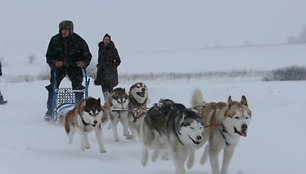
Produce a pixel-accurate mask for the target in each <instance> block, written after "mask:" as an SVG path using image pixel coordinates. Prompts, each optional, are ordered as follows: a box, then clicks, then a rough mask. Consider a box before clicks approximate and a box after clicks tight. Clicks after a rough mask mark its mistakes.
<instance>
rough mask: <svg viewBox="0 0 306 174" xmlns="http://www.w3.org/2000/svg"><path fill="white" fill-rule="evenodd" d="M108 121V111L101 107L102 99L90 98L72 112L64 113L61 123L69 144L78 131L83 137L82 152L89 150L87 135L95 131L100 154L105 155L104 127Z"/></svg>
mask: <svg viewBox="0 0 306 174" xmlns="http://www.w3.org/2000/svg"><path fill="white" fill-rule="evenodd" d="M108 119H109V118H108V109H107V108H106V107H105V106H103V107H102V106H101V102H100V98H99V99H95V98H92V97H89V98H87V99H83V100H81V101H80V102H79V103H77V104H76V106H75V107H74V108H73V109H72V110H70V111H68V112H66V113H63V114H62V115H61V116H60V118H59V121H60V124H61V125H63V126H64V127H65V131H66V133H67V135H68V138H69V141H68V143H69V144H71V143H72V140H73V135H74V133H75V132H76V131H77V132H78V134H79V135H80V137H81V150H85V149H89V148H90V145H89V142H88V138H87V134H88V133H89V132H91V131H92V130H94V131H95V133H96V137H97V140H98V143H99V146H100V152H101V153H104V152H106V151H105V148H104V145H103V138H102V125H104V124H105V123H106V122H107V121H108Z"/></svg>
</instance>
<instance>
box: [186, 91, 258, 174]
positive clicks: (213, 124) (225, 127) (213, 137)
mask: <svg viewBox="0 0 306 174" xmlns="http://www.w3.org/2000/svg"><path fill="white" fill-rule="evenodd" d="M192 105H193V108H195V109H196V110H198V111H199V113H200V115H201V117H202V119H203V122H204V127H205V131H204V132H205V134H206V137H208V144H207V145H206V147H205V150H204V152H203V155H202V158H201V161H200V163H201V164H204V163H205V162H206V161H207V158H208V157H209V160H210V165H211V169H212V173H213V174H220V173H221V174H226V173H227V171H228V167H229V163H230V160H231V158H232V156H233V154H234V150H235V148H236V145H237V144H238V142H239V139H240V137H246V136H247V130H248V127H249V124H250V121H251V115H252V113H251V110H250V108H249V106H248V102H247V98H246V97H245V96H244V95H243V96H242V97H241V101H240V102H239V101H233V100H232V98H231V96H229V97H228V101H227V103H226V102H210V103H206V102H204V100H203V98H202V93H201V91H200V90H199V89H196V90H194V93H193V95H192ZM201 105H202V107H201V108H199V106H201ZM222 150H223V164H222V167H221V169H220V166H219V159H218V155H219V153H220V152H221V151H222Z"/></svg>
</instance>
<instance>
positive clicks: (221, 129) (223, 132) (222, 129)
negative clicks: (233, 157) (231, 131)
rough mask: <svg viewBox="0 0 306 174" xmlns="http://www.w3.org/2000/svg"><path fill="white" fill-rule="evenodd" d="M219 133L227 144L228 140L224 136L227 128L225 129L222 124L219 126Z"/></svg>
mask: <svg viewBox="0 0 306 174" xmlns="http://www.w3.org/2000/svg"><path fill="white" fill-rule="evenodd" d="M220 133H221V135H222V137H223V139H224V141H225V144H226V146H228V145H229V143H228V141H227V140H226V137H225V133H228V132H227V130H226V129H225V127H224V125H223V124H222V127H221V128H220Z"/></svg>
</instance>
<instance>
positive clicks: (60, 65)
mask: <svg viewBox="0 0 306 174" xmlns="http://www.w3.org/2000/svg"><path fill="white" fill-rule="evenodd" d="M63 65H64V62H62V61H56V62H55V64H54V66H55V68H60V67H62V66H63Z"/></svg>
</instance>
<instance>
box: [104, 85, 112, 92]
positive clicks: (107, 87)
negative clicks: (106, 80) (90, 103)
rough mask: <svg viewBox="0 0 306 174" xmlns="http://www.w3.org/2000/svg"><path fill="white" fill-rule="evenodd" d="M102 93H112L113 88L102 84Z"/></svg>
mask: <svg viewBox="0 0 306 174" xmlns="http://www.w3.org/2000/svg"><path fill="white" fill-rule="evenodd" d="M101 86H102V92H112V90H113V88H112V87H110V86H109V85H104V84H102V85H101Z"/></svg>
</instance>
